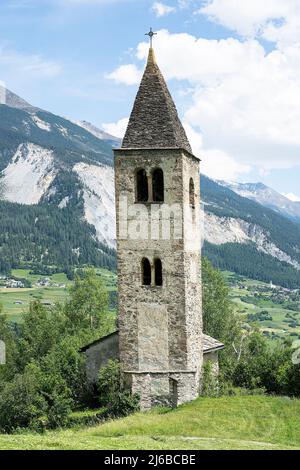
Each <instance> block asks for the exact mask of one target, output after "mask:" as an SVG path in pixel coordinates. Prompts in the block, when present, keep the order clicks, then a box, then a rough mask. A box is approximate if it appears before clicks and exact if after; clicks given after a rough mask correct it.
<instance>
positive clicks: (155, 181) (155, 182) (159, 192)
mask: <svg viewBox="0 0 300 470" xmlns="http://www.w3.org/2000/svg"><path fill="white" fill-rule="evenodd" d="M152 195H153V202H164V173H163V171H162V170H161V169H160V168H156V169H155V170H154V171H153V173H152Z"/></svg>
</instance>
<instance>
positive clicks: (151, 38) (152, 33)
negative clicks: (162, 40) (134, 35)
mask: <svg viewBox="0 0 300 470" xmlns="http://www.w3.org/2000/svg"><path fill="white" fill-rule="evenodd" d="M156 34H157V33H154V32H153V31H152V28H150V31H149V33H146V34H145V36H149V38H150V47H151V48H152V43H153V36H156Z"/></svg>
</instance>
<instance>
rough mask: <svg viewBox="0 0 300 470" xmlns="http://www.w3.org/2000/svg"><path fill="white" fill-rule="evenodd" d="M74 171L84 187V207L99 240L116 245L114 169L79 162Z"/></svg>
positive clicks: (88, 220) (87, 218) (112, 245)
mask: <svg viewBox="0 0 300 470" xmlns="http://www.w3.org/2000/svg"><path fill="white" fill-rule="evenodd" d="M74 171H75V172H76V173H77V174H78V176H79V178H80V180H81V182H82V184H83V187H84V193H83V198H84V208H85V218H86V220H87V222H88V223H89V224H91V225H93V226H94V227H95V229H96V233H97V238H98V239H99V241H101V242H103V243H106V244H107V245H109V246H111V247H114V246H115V239H116V230H115V223H116V222H115V196H114V171H113V169H112V168H111V167H108V166H96V165H87V164H86V163H77V164H76V165H75V166H74Z"/></svg>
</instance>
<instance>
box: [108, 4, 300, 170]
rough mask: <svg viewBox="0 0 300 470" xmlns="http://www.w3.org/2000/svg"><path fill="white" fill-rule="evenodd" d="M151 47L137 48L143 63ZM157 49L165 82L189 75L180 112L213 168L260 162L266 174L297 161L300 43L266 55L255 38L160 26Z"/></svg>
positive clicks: (240, 167) (198, 149) (242, 167)
mask: <svg viewBox="0 0 300 470" xmlns="http://www.w3.org/2000/svg"><path fill="white" fill-rule="evenodd" d="M299 3H300V2H299ZM148 48H149V46H148V44H147V43H146V42H143V43H140V44H139V45H138V46H137V51H136V57H137V59H138V60H142V61H144V60H145V58H146V57H147V54H148ZM155 49H156V55H157V61H158V63H159V65H160V67H161V69H162V72H163V74H164V75H165V77H166V79H167V80H170V79H173V80H174V79H175V80H178V81H183V80H184V87H185V88H189V90H191V91H190V93H189V95H188V97H187V98H186V102H185V112H184V114H183V116H182V117H183V119H184V121H185V123H186V126H189V127H190V128H192V129H193V132H194V134H193V136H192V137H191V140H192V144H193V147H194V152H195V153H196V154H197V153H198V152H199V153H200V154H201V155H200V156H202V160H203V168H205V167H206V168H208V169H207V173H210V174H211V175H213V172H222V173H223V174H224V176H223V178H226V177H227V175H228V174H229V175H231V176H230V178H231V179H234V178H235V177H237V176H238V174H241V173H247V172H248V171H249V169H250V168H252V169H253V168H254V167H255V168H256V169H260V171H261V172H268V171H270V170H272V169H288V168H293V167H294V166H296V165H299V155H300V133H299V128H300V44H298V43H295V44H290V45H289V46H285V47H284V48H280V49H274V50H272V51H270V52H266V51H265V49H264V47H263V45H262V44H260V42H259V41H258V40H256V39H254V38H249V39H247V40H243V41H240V40H238V39H233V38H228V39H223V40H219V41H218V40H208V39H203V38H199V39H197V38H195V37H194V36H192V35H189V34H186V33H182V34H170V33H169V32H168V31H165V30H162V31H160V32H159V34H158V36H157V37H156V46H155ZM123 67H124V66H123ZM125 67H132V68H133V70H135V71H138V67H137V66H136V65H133V64H129V65H127V66H125ZM129 70H130V69H129ZM118 72H120V68H119V69H117V71H115V72H113V73H112V74H111V78H114V79H115V78H116V77H115V76H118V75H119V74H118ZM135 79H136V82H137V81H138V80H137V74H136V75H135ZM126 81H127V82H128V80H127V79H126V80H124V79H123V82H124V83H126ZM133 81H134V80H131V81H130V82H131V83H133ZM136 82H135V83H136ZM186 82H188V84H187V83H186ZM183 99H184V98H183V97H182V96H181V100H183ZM190 134H191V132H190ZM197 136H198V137H197ZM197 139H198V142H197V143H196V144H195V141H196V140H197ZM222 159H223V162H224V163H223V165H222V164H221V161H222ZM217 177H222V176H221V175H218V176H217Z"/></svg>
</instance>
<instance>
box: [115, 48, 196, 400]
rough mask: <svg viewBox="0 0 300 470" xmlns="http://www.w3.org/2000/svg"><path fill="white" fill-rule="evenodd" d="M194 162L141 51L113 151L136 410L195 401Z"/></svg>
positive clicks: (123, 337)
mask: <svg viewBox="0 0 300 470" xmlns="http://www.w3.org/2000/svg"><path fill="white" fill-rule="evenodd" d="M199 165H200V161H199V159H198V158H197V157H195V156H194V155H193V153H192V150H191V147H190V144H189V142H188V139H187V137H186V134H185V131H184V129H183V127H182V124H181V122H180V120H179V117H178V114H177V110H176V107H175V104H174V102H173V100H172V97H171V95H170V93H169V91H168V88H167V85H166V83H165V81H164V78H163V76H162V74H161V72H160V70H159V68H158V66H157V64H156V61H155V56H154V51H153V49H152V47H150V51H149V57H148V61H147V66H146V69H145V72H144V76H143V78H142V81H141V84H140V88H139V91H138V94H137V97H136V100H135V103H134V107H133V110H132V113H131V117H130V121H129V124H128V128H127V132H126V135H125V137H124V140H123V143H122V147H121V148H120V149H118V150H115V187H116V209H117V254H118V286H119V353H120V362H121V365H122V369H123V372H124V377H125V380H126V383H127V384H128V386H129V387H131V390H132V391H133V392H134V393H138V394H139V395H140V397H141V408H142V409H149V408H151V406H153V405H156V404H169V405H173V406H176V405H177V404H181V403H184V402H186V401H190V400H192V399H194V398H196V397H197V396H198V395H199V388H200V381H201V368H202V360H203V345H202V308H201V273H200V269H201V267H200V266H201V259H200V244H201V243H200V238H201V237H200V235H201V234H200V221H199V219H200V169H199Z"/></svg>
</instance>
